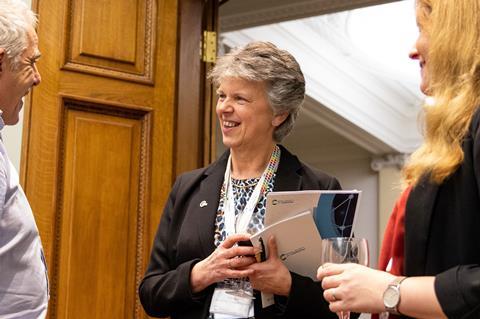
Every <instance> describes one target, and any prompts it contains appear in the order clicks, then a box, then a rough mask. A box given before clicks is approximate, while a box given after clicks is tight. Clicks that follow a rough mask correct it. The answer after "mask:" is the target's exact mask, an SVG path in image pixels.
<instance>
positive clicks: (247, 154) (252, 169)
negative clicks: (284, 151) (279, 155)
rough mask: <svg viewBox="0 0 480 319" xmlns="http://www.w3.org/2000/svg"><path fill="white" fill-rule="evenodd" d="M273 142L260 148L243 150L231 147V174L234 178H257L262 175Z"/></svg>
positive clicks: (271, 150)
mask: <svg viewBox="0 0 480 319" xmlns="http://www.w3.org/2000/svg"><path fill="white" fill-rule="evenodd" d="M274 149H275V143H272V145H271V146H269V147H265V148H261V149H260V150H258V149H257V150H252V151H243V150H234V149H231V150H230V153H231V154H232V168H231V174H232V175H231V176H232V178H235V179H248V178H258V177H260V176H262V174H263V172H264V171H265V168H266V167H267V165H268V162H269V161H270V157H271V156H272V152H273V150H274Z"/></svg>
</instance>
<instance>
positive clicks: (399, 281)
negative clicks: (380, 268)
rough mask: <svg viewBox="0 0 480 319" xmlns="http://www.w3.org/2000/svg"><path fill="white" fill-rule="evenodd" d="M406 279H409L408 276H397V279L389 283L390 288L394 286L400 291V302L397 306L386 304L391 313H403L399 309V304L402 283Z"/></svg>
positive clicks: (386, 308)
mask: <svg viewBox="0 0 480 319" xmlns="http://www.w3.org/2000/svg"><path fill="white" fill-rule="evenodd" d="M405 279H407V277H404V276H398V277H395V279H394V280H393V281H392V282H391V283H390V284H388V288H390V287H394V288H395V289H396V290H397V291H398V302H397V304H396V305H395V306H393V307H391V308H390V307H386V306H385V310H386V311H388V312H389V313H391V314H394V315H401V313H400V312H399V311H398V306H399V305H400V302H401V295H400V285H401V284H402V282H403V281H404V280H405ZM388 288H387V289H388Z"/></svg>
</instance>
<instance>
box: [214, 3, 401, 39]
mask: <svg viewBox="0 0 480 319" xmlns="http://www.w3.org/2000/svg"><path fill="white" fill-rule="evenodd" d="M393 1H399V0H297V1H291V0H275V1H272V0H271V1H258V0H241V1H229V2H227V3H226V4H225V5H224V6H222V7H220V30H221V31H222V32H227V31H233V30H239V29H245V28H250V27H253V26H259V25H266V24H272V23H278V22H283V21H288V20H294V19H300V18H305V17H311V16H318V15H322V14H327V13H332V12H338V11H344V10H350V9H354V8H359V7H366V6H371V5H377V4H382V3H387V2H393Z"/></svg>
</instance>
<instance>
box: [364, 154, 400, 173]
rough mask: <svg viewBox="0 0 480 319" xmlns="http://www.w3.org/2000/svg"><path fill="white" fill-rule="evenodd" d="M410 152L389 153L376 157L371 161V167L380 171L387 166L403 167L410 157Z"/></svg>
mask: <svg viewBox="0 0 480 319" xmlns="http://www.w3.org/2000/svg"><path fill="white" fill-rule="evenodd" d="M408 156H409V155H408V154H387V155H384V156H381V157H375V158H373V159H372V161H371V162H370V167H371V168H372V170H374V171H375V172H380V171H381V170H383V169H385V168H390V167H395V168H397V169H398V170H400V169H402V167H403V165H405V162H406V161H407V159H408Z"/></svg>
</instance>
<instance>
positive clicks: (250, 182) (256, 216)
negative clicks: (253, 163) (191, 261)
mask: <svg viewBox="0 0 480 319" xmlns="http://www.w3.org/2000/svg"><path fill="white" fill-rule="evenodd" d="M275 176H276V174H274V175H273V178H272V179H271V180H270V183H269V184H268V188H267V192H266V194H263V195H262V196H260V198H259V200H258V204H257V206H256V207H255V211H254V212H253V215H252V218H251V219H250V223H249V224H248V230H247V232H248V233H250V234H255V233H256V232H258V231H260V230H262V229H263V220H264V218H265V204H266V202H267V196H266V195H267V194H268V193H270V192H271V191H272V190H273V185H275ZM259 180H260V178H250V179H234V178H232V186H233V197H234V202H235V217H236V216H238V214H239V213H240V212H242V211H243V209H244V208H245V205H246V204H247V202H248V200H249V199H250V196H252V193H253V190H254V189H255V186H256V185H257V183H258V181H259ZM224 197H225V196H224V194H223V191H222V194H220V202H219V204H218V210H217V217H216V218H215V235H214V241H215V246H217V247H218V246H219V245H220V244H221V243H222V242H223V241H224V240H225V238H226V237H227V232H226V230H225V215H224V212H223V205H224Z"/></svg>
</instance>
